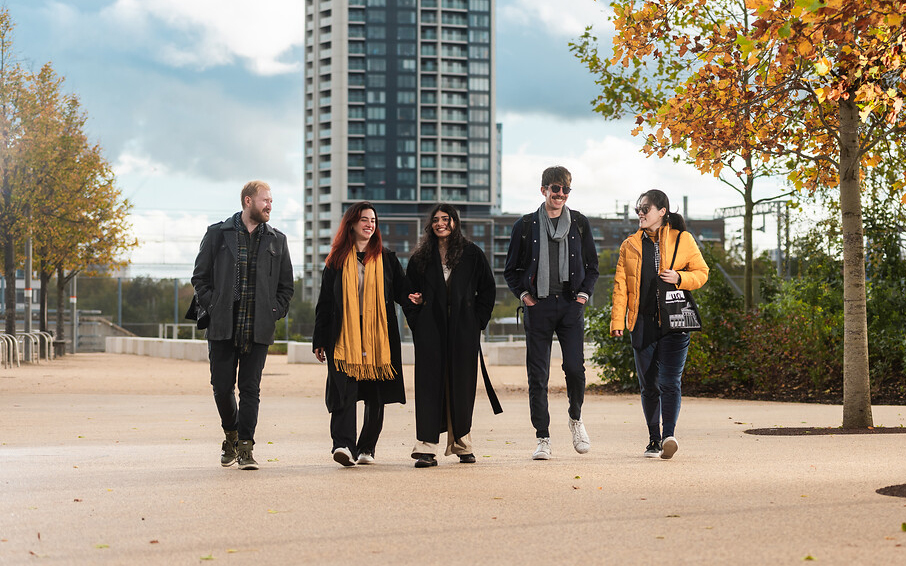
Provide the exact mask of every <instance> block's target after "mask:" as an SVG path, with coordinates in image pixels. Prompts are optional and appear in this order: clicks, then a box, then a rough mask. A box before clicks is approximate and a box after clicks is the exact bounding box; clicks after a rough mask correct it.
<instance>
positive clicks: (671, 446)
mask: <svg viewBox="0 0 906 566" xmlns="http://www.w3.org/2000/svg"><path fill="white" fill-rule="evenodd" d="M678 448H679V444H677V442H676V438H675V437H673V436H668V437H667V438H665V439H664V441H663V442H661V458H663V459H664V460H669V459H670V458H673V455H674V454H676V451H677V449H678Z"/></svg>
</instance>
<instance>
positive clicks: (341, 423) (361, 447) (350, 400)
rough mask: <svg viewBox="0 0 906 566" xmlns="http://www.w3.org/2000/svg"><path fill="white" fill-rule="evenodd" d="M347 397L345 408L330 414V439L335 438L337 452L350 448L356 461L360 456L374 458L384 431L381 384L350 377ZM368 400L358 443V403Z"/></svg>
mask: <svg viewBox="0 0 906 566" xmlns="http://www.w3.org/2000/svg"><path fill="white" fill-rule="evenodd" d="M347 379H349V383H347V384H346V397H345V399H344V402H343V406H342V407H340V408H338V409H336V410H334V411H333V412H332V413H330V436H331V438H333V449H334V450H335V449H337V448H348V449H349V451H350V452H352V457H353V458H358V457H359V454H363V453H367V454H371V455H372V456H373V455H374V451H375V447H376V446H377V441H378V437H379V436H380V435H381V429H383V428H384V401H383V400H382V399H381V390H380V389H379V388H378V384H377V383H372V382H368V381H358V382H357V381H355V380H354V379H353V378H351V377H347ZM358 398H361V399H362V400H363V401H365V416H364V419H363V422H362V431H361V432H360V433H359V440H358V442H356V433H355V429H356V400H357V399H358Z"/></svg>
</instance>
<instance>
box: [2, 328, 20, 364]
mask: <svg viewBox="0 0 906 566" xmlns="http://www.w3.org/2000/svg"><path fill="white" fill-rule="evenodd" d="M0 358H2V361H3V367H5V368H9V367H13V366H15V367H19V365H20V359H19V341H18V340H16V337H15V336H10V335H9V334H0Z"/></svg>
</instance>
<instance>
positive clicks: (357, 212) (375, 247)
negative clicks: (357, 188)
mask: <svg viewBox="0 0 906 566" xmlns="http://www.w3.org/2000/svg"><path fill="white" fill-rule="evenodd" d="M369 209H370V210H373V211H374V234H372V235H371V239H370V240H368V245H367V246H365V261H366V262H367V261H369V260H370V259H373V258H377V257H379V256H380V255H381V250H382V249H383V246H384V244H383V242H382V240H381V229H380V228H379V227H378V223H377V219H378V216H377V210H376V209H375V208H374V205H373V204H371V203H370V202H367V201H363V202H357V203H356V204H354V205H352V206H350V207H349V208H347V209H346V212H345V213H344V214H343V218H342V219H341V220H340V227H339V228H337V233H336V235H335V236H334V237H333V244H331V246H330V253H329V254H327V259H326V260H325V261H324V263H326V264H327V265H328V266H329V267H332V268H334V269H340V268H342V267H343V262H344V261H345V260H346V254H348V253H349V250H350V249H352V247H353V246H355V236H353V231H352V227H353V225H354V224H355V223H356V222H358V221H359V218H361V217H362V212H364V211H366V210H369Z"/></svg>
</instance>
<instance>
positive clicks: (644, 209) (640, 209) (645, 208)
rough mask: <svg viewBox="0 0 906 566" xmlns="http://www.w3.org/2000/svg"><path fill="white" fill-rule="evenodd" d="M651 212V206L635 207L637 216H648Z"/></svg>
mask: <svg viewBox="0 0 906 566" xmlns="http://www.w3.org/2000/svg"><path fill="white" fill-rule="evenodd" d="M649 210H651V205H650V204H643V205H642V206H637V207H635V213H636V214H648V211H649Z"/></svg>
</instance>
